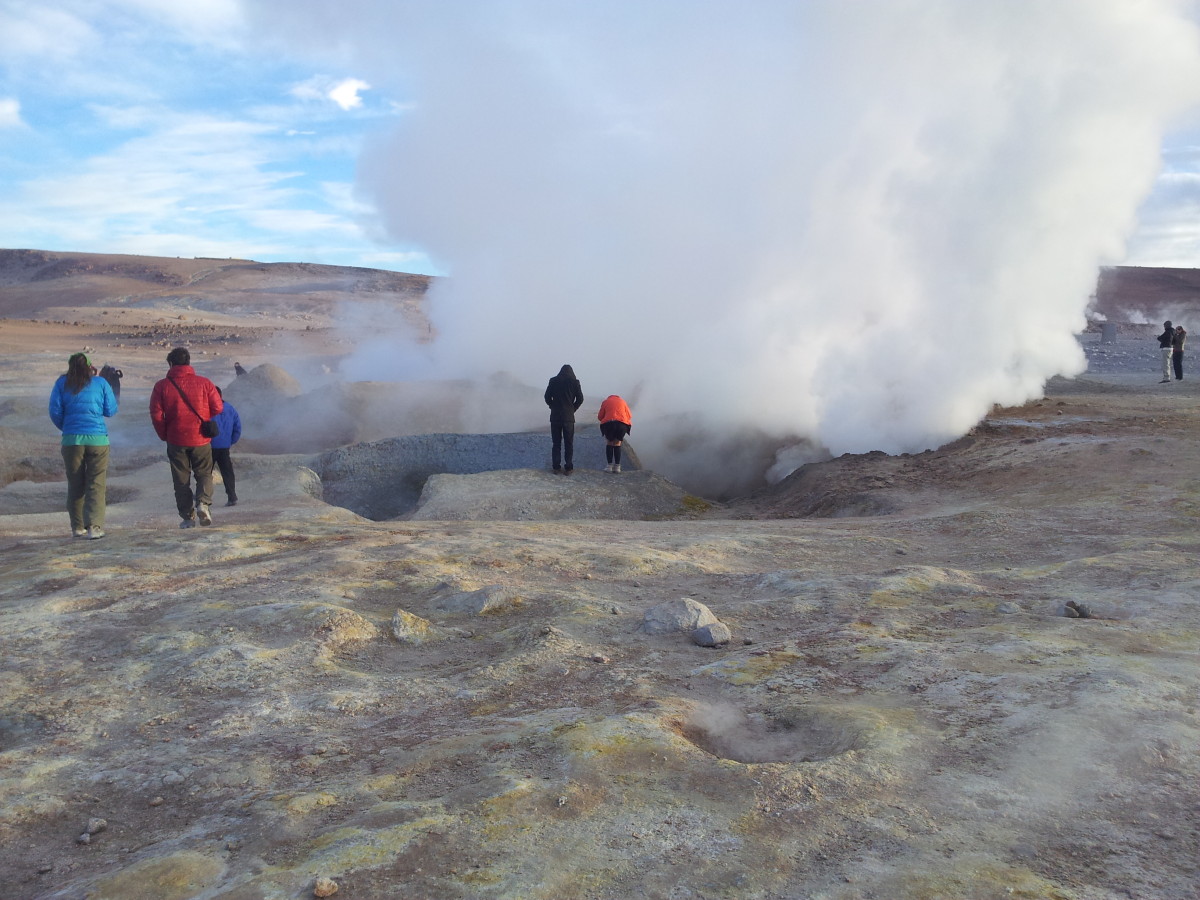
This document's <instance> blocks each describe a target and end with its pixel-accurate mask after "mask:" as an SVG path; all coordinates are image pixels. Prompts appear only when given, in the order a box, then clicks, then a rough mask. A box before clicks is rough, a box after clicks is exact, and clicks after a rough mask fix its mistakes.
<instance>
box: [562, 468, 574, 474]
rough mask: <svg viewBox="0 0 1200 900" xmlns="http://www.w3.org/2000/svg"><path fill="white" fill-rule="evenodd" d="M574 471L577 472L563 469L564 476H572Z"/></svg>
mask: <svg viewBox="0 0 1200 900" xmlns="http://www.w3.org/2000/svg"><path fill="white" fill-rule="evenodd" d="M574 471H575V470H574V469H563V474H564V475H570V474H571V473H572V472H574Z"/></svg>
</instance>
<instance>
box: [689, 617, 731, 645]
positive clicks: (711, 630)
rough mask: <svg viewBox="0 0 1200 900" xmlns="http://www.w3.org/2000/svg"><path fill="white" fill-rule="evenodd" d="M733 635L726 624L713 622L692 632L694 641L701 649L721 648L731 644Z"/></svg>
mask: <svg viewBox="0 0 1200 900" xmlns="http://www.w3.org/2000/svg"><path fill="white" fill-rule="evenodd" d="M731 637H733V634H732V633H731V632H730V631H729V626H728V625H726V624H725V623H724V622H711V623H709V624H708V625H701V626H700V627H699V628H697V629H696V630H695V631H693V632H692V640H693V641H695V642H696V643H697V644H699V645H700V646H701V647H720V646H723V645H725V644H728V643H729V639H730V638H731Z"/></svg>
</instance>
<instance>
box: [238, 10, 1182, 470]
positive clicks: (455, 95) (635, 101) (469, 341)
mask: <svg viewBox="0 0 1200 900" xmlns="http://www.w3.org/2000/svg"><path fill="white" fill-rule="evenodd" d="M246 2H247V5H248V7H249V9H250V11H251V12H252V14H253V15H255V16H257V17H259V19H260V21H262V22H267V21H269V22H270V23H271V26H272V28H273V30H275V31H276V32H279V31H280V29H282V30H283V31H284V33H285V37H286V38H287V39H289V40H291V41H293V42H295V43H299V44H302V45H307V46H309V47H311V48H313V49H314V51H315V50H316V49H317V48H319V47H321V46H338V47H341V48H343V49H345V50H346V52H347V54H348V57H349V58H351V59H352V60H353V64H354V68H355V71H356V72H359V73H361V74H362V75H363V76H364V77H366V78H368V79H369V80H370V82H371V84H372V85H374V86H375V88H376V89H377V90H380V91H382V92H384V93H385V94H390V95H392V96H395V97H399V98H403V99H405V100H409V99H411V100H412V101H413V111H412V112H411V114H409V115H408V116H406V117H405V119H404V120H403V122H402V124H401V125H400V126H399V127H398V128H397V130H396V131H395V133H393V134H389V135H385V136H381V137H380V138H379V139H378V140H377V141H376V143H375V144H374V145H373V146H372V147H371V148H370V149H369V150H368V151H367V152H366V154H365V156H364V158H363V160H362V164H361V185H360V186H361V188H362V189H363V190H364V192H365V193H366V194H367V195H368V196H369V197H370V198H372V199H373V200H374V201H375V202H376V204H377V205H378V206H379V208H380V210H381V213H382V216H383V220H384V222H385V225H386V227H387V229H388V232H389V233H390V235H391V236H393V237H394V238H396V239H398V240H403V241H406V242H418V243H419V244H420V245H422V246H424V247H425V248H427V249H428V250H429V251H430V253H431V254H432V255H433V257H434V258H435V259H437V260H438V261H439V262H440V263H441V264H442V265H444V266H445V267H446V269H447V270H448V271H449V273H450V277H449V278H448V279H444V280H442V281H440V282H439V284H438V286H437V289H436V291H435V292H434V294H433V296H432V304H433V305H432V312H433V315H434V319H435V325H436V329H437V334H438V338H437V341H436V342H435V344H434V346H433V347H432V350H431V354H430V356H429V358H428V359H427V360H424V361H423V363H422V364H423V365H424V367H425V368H424V374H425V375H427V376H428V377H439V378H463V377H482V376H486V375H488V374H490V373H494V372H497V371H504V372H508V373H511V374H512V375H513V376H515V377H516V378H518V379H520V380H522V381H525V382H527V383H529V384H531V385H538V386H541V385H544V384H545V381H546V379H547V378H549V377H550V376H551V375H553V374H555V373H556V372H557V370H558V368H559V366H560V365H561V364H563V363H570V364H571V365H572V366H573V367H574V368H575V371H576V372H577V373H578V375H579V377H580V379H581V381H582V383H583V387H584V393H585V395H586V396H587V397H588V402H587V404H585V407H584V409H583V410H581V421H591V419H592V417H593V416H594V412H595V409H596V408H597V407H598V405H599V403H600V401H601V400H602V399H603V398H604V396H606V395H607V394H610V393H620V394H622V395H624V396H626V397H627V398H628V399H630V400H631V402H632V401H634V400H636V402H632V405H633V406H634V432H633V435H632V440H633V443H634V445H635V446H636V447H637V449H638V452H639V453H640V454H641V455H642V457H643V459H644V460H647V458H649V459H648V460H647V461H649V462H651V463H652V464H653V465H654V466H655V467H656V468H659V469H660V470H663V471H666V472H668V473H669V474H679V472H680V471H681V470H689V469H690V468H691V467H694V466H698V467H700V468H701V469H704V468H705V467H708V468H709V469H710V470H712V471H724V472H730V471H736V472H739V473H741V475H740V477H741V476H745V475H746V473H747V471H749V470H753V471H751V472H750V474H751V475H752V476H753V477H754V478H759V477H761V476H762V474H763V473H764V472H765V470H766V469H767V467H768V466H769V465H770V463H771V460H772V457H773V454H774V453H775V452H776V451H782V455H781V457H780V459H781V460H784V461H786V462H785V463H784V464H783V466H784V468H783V469H782V470H778V471H777V472H776V474H783V473H784V472H786V470H787V468H790V467H791V466H793V465H795V464H796V463H797V462H800V461H803V460H804V459H805V458H812V457H813V455H815V454H820V453H823V452H829V453H833V454H839V453H843V452H863V451H869V450H885V451H888V452H893V453H894V452H909V451H919V450H923V449H926V448H930V447H935V446H938V445H940V444H942V443H944V442H946V441H947V440H950V439H953V438H954V437H957V436H959V435H961V434H962V433H964V432H965V431H967V430H969V429H970V428H971V427H972V426H973V425H974V424H975V423H976V422H977V421H978V420H979V419H980V418H981V417H982V416H983V415H984V414H985V413H986V412H987V410H988V409H989V408H990V407H991V406H992V405H993V404H994V403H1019V402H1023V401H1025V400H1026V399H1029V398H1031V397H1036V396H1040V394H1041V392H1042V389H1043V387H1044V383H1045V381H1046V379H1047V378H1049V377H1050V376H1053V375H1055V374H1066V375H1072V374H1077V373H1078V372H1080V371H1082V370H1083V368H1084V365H1085V363H1084V358H1083V355H1082V353H1081V352H1080V350H1079V348H1078V346H1077V343H1076V341H1075V338H1074V334H1075V333H1076V332H1077V331H1079V330H1080V329H1081V328H1082V327H1083V326H1084V324H1085V322H1084V311H1085V308H1086V306H1087V300H1088V296H1089V294H1091V293H1092V291H1093V289H1094V288H1095V284H1096V278H1097V274H1098V266H1099V265H1101V264H1108V263H1112V262H1116V261H1118V260H1120V258H1121V257H1122V254H1123V249H1124V242H1125V240H1126V238H1127V237H1128V235H1129V234H1130V232H1131V230H1132V228H1133V226H1134V224H1135V223H1134V215H1135V211H1136V209H1137V207H1138V204H1139V202H1140V201H1141V200H1142V198H1143V197H1144V196H1145V194H1146V193H1147V192H1148V190H1149V189H1150V187H1151V184H1152V182H1153V179H1154V177H1155V175H1156V172H1157V170H1158V168H1159V164H1160V145H1161V141H1162V137H1163V133H1164V130H1165V129H1166V128H1167V127H1168V126H1169V125H1171V124H1174V123H1173V119H1175V118H1176V117H1178V116H1180V115H1182V114H1184V113H1187V112H1189V111H1190V110H1192V108H1193V107H1194V105H1195V104H1197V103H1198V102H1200V40H1198V34H1197V28H1196V26H1195V23H1194V22H1193V21H1192V20H1191V18H1189V16H1188V15H1187V13H1188V12H1189V11H1190V10H1191V7H1190V6H1187V5H1185V4H1182V3H1179V2H1172V0H978V2H971V3H964V2H962V0H857V2H853V3H848V2H845V0H809V2H796V0H778V2H776V0H755V2H752V3H740V2H732V0H654V2H652V3H647V2H645V0H608V2H604V3H596V2H575V0H507V2H498V0H454V2H450V3H446V2H441V0H408V2H405V0H362V2H359V3H356V4H354V6H353V9H352V11H349V12H345V13H338V14H337V15H333V14H331V13H330V12H329V7H328V4H326V3H324V2H318V0H288V2H287V3H283V2H282V0H246ZM394 355H395V354H393V356H394ZM381 360H382V357H371V358H370V359H369V360H366V361H364V360H361V359H360V360H359V365H358V368H359V369H360V370H361V369H362V368H363V366H364V365H367V367H368V368H369V367H370V366H375V365H378V369H377V370H376V372H377V374H376V375H375V377H376V378H381V379H382V378H388V377H394V376H393V372H392V370H390V369H389V368H388V366H387V364H386V363H384V362H382V361H381ZM411 364H412V360H409V361H407V363H406V365H410V366H411ZM405 375H406V377H411V371H408V372H405ZM534 415H536V416H539V417H540V416H541V412H540V411H535V412H534ZM764 448H765V450H764Z"/></svg>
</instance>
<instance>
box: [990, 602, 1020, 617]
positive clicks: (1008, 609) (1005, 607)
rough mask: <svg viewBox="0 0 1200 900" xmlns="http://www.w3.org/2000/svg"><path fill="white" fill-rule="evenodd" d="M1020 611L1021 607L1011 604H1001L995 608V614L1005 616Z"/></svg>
mask: <svg viewBox="0 0 1200 900" xmlns="http://www.w3.org/2000/svg"><path fill="white" fill-rule="evenodd" d="M1020 611H1021V607H1019V606H1017V604H1015V603H1012V602H1007V603H1001V604H1000V605H999V606H997V607H996V612H998V613H1004V614H1005V615H1012V614H1013V613H1019V612H1020Z"/></svg>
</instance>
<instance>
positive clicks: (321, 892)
mask: <svg viewBox="0 0 1200 900" xmlns="http://www.w3.org/2000/svg"><path fill="white" fill-rule="evenodd" d="M337 890H338V886H337V882H336V881H334V880H333V879H332V878H318V879H317V880H316V882H315V883H314V884H313V896H314V897H332V896H333V895H334V894H336V893H337Z"/></svg>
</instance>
